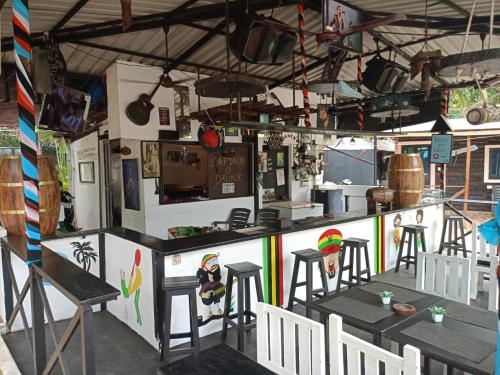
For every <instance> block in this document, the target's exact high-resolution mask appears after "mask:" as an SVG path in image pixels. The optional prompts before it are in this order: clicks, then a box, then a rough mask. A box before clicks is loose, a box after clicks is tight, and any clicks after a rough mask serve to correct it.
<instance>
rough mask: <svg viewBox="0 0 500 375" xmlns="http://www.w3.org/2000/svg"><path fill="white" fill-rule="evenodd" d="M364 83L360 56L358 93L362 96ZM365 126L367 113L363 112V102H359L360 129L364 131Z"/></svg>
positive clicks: (359, 57)
mask: <svg viewBox="0 0 500 375" xmlns="http://www.w3.org/2000/svg"><path fill="white" fill-rule="evenodd" d="M362 81H363V73H362V72H361V56H360V55H358V92H359V93H360V94H361V82H362ZM364 125H365V113H364V111H363V101H362V100H361V99H359V102H358V129H359V130H363V127H364Z"/></svg>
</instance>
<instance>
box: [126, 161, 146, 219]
mask: <svg viewBox="0 0 500 375" xmlns="http://www.w3.org/2000/svg"><path fill="white" fill-rule="evenodd" d="M122 173H123V196H124V200H125V208H126V209H128V210H135V211H140V210H141V199H140V195H139V167H138V160H137V159H123V160H122Z"/></svg>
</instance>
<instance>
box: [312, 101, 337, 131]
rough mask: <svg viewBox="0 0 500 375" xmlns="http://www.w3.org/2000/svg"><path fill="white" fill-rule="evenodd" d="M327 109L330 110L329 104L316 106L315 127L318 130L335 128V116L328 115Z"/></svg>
mask: <svg viewBox="0 0 500 375" xmlns="http://www.w3.org/2000/svg"><path fill="white" fill-rule="evenodd" d="M328 108H330V104H318V118H317V120H316V126H317V127H318V128H320V129H334V128H335V116H333V115H330V114H329V113H328Z"/></svg>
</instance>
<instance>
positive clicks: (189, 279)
mask: <svg viewBox="0 0 500 375" xmlns="http://www.w3.org/2000/svg"><path fill="white" fill-rule="evenodd" d="M198 283H199V281H198V278H197V277H196V276H179V277H165V278H164V279H163V290H167V289H179V288H197V287H198Z"/></svg>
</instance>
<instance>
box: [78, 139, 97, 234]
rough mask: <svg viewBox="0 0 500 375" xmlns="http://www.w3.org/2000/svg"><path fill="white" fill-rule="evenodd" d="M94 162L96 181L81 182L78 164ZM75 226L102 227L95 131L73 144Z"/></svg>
mask: <svg viewBox="0 0 500 375" xmlns="http://www.w3.org/2000/svg"><path fill="white" fill-rule="evenodd" d="M88 161H91V162H93V163H94V177H95V182H94V183H81V182H80V173H79V170H78V168H79V167H78V164H79V163H81V162H88ZM71 167H72V176H73V179H72V180H73V189H72V191H73V196H74V197H75V200H74V206H75V226H76V227H77V228H81V229H83V230H89V229H98V228H100V221H99V217H100V214H99V207H100V206H99V194H100V192H99V170H100V168H99V150H98V134H97V132H93V133H91V134H89V135H87V136H86V137H83V138H81V139H79V140H77V141H75V142H73V143H72V144H71Z"/></svg>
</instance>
